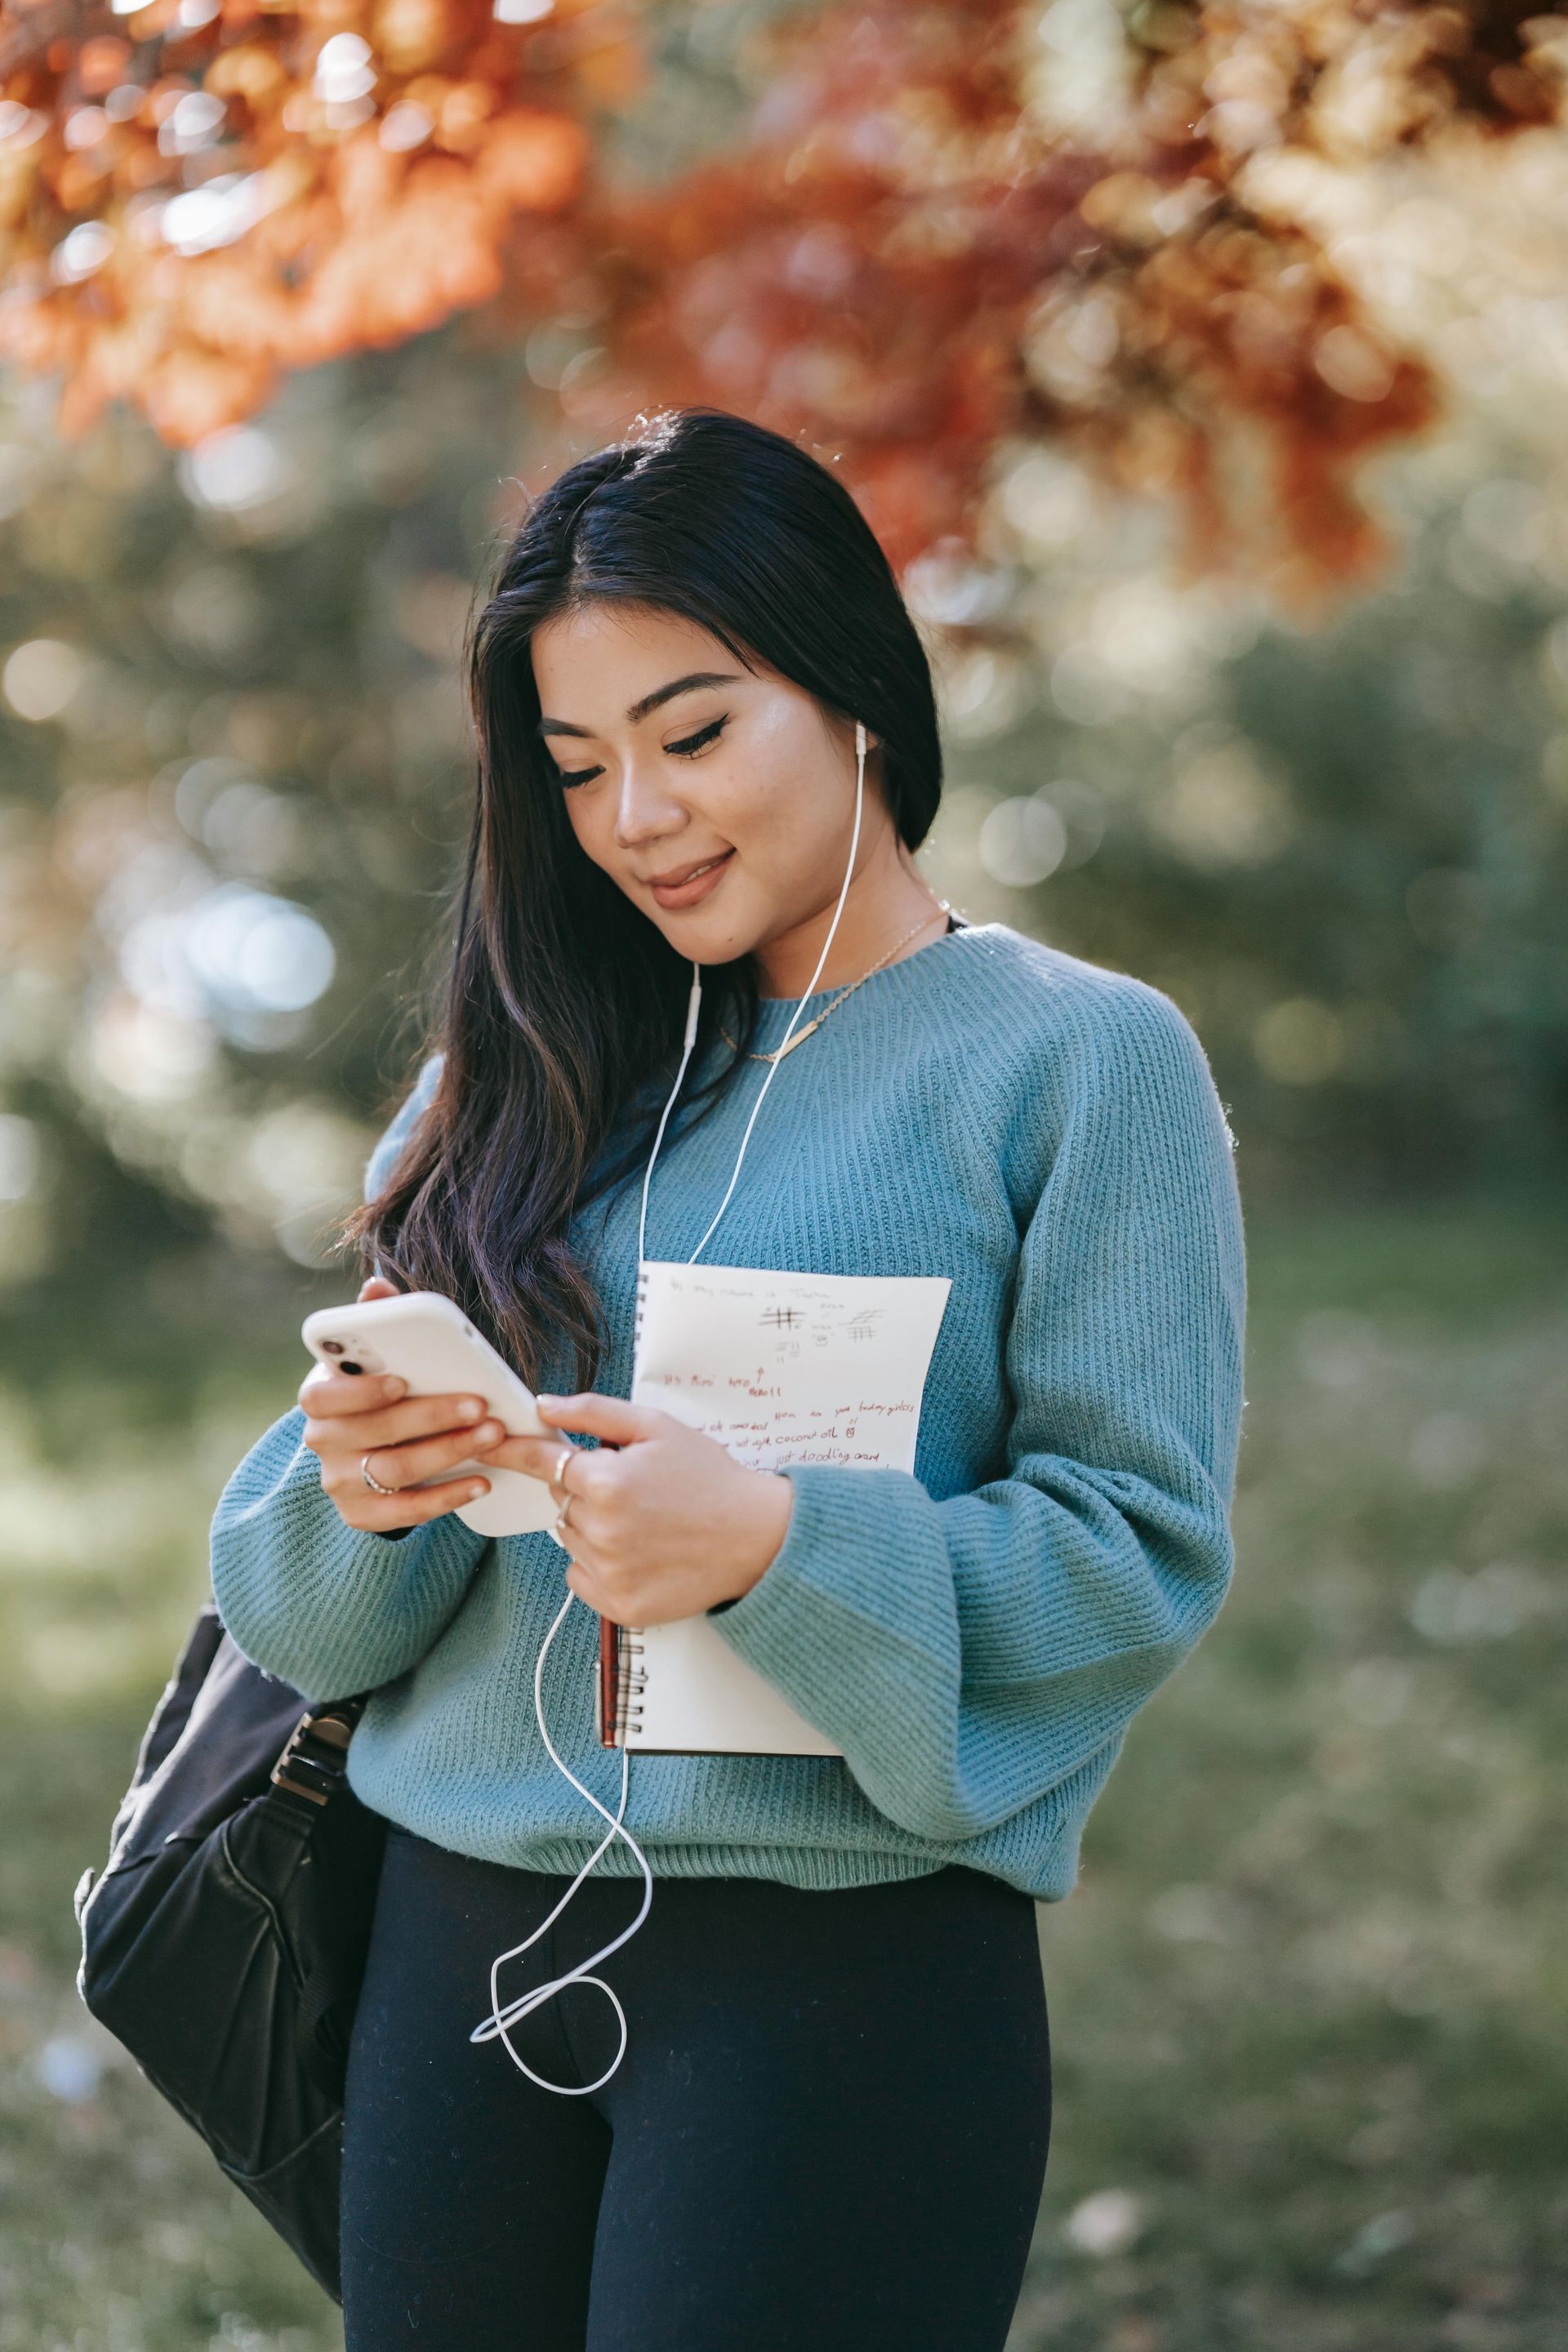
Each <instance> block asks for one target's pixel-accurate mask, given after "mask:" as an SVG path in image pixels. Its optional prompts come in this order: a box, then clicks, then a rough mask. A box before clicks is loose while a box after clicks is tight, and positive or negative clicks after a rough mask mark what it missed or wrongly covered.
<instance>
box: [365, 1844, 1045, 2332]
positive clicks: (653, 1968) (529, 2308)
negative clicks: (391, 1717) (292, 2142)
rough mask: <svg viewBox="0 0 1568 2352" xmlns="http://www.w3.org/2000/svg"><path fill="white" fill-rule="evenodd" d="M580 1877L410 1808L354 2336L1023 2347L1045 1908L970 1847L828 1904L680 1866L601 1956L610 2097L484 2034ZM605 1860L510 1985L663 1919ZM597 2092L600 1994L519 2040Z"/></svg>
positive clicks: (387, 1955) (1041, 2086)
mask: <svg viewBox="0 0 1568 2352" xmlns="http://www.w3.org/2000/svg"><path fill="white" fill-rule="evenodd" d="M569 1883H570V1882H569V1881H568V1880H567V1879H565V1878H563V1877H556V1876H552V1875H546V1874H542V1873H540V1872H537V1871H530V1870H511V1869H506V1868H503V1867H502V1866H501V1865H500V1864H495V1863H486V1862H474V1861H470V1860H468V1858H466V1857H465V1856H463V1855H460V1854H456V1853H447V1851H446V1850H445V1849H444V1848H441V1847H438V1846H435V1845H431V1844H429V1843H426V1841H425V1840H423V1839H421V1838H416V1837H412V1836H410V1835H408V1834H407V1832H404V1831H401V1830H398V1829H395V1828H394V1829H393V1831H392V1832H391V1833H390V1834H389V1836H388V1839H387V1847H386V1865H385V1869H384V1874H383V1878H382V1886H381V1894H380V1897H379V1900H378V1902H377V1906H376V1912H375V1926H374V1935H373V1938H372V1942H371V1949H370V1959H369V1965H368V1968H367V1969H366V1973H365V1979H364V1987H363V1992H362V1994H361V1997H360V2002H359V2009H358V2013H357V2016H356V2019H355V2023H354V2033H353V2049H352V2052H351V2055H350V2062H349V2079H348V2095H347V2102H346V2117H345V2130H344V2148H343V2201H342V2222H343V2318H344V2327H345V2334H346V2339H347V2352H393V2347H399V2346H409V2347H418V2352H1002V2347H1003V2344H1004V2342H1005V2337H1006V2335H1007V2330H1008V2325H1009V2322H1010V2321H1011V2318H1012V2315H1013V2311H1014V2306H1015V2305H1016V2301H1017V2297H1018V2291H1019V2287H1020V2284H1021V2283H1022V2280H1023V2274H1024V2263H1025V2258H1026V2254H1027V2252H1028V2247H1029V2239H1030V2234H1031V2232H1032V2231H1033V2228H1034V2224H1035V2220H1036V2216H1037V2211H1038V2208H1039V2200H1040V2190H1041V2186H1042V2183H1043V2181H1044V2178H1045V2169H1046V2150H1047V2143H1048V2140H1049V2137H1050V2096H1051V2086H1050V2053H1049V2046H1048V2042H1047V2027H1046V2000H1045V1989H1044V1985H1043V1983H1042V1980H1041V1972H1040V1956H1039V1944H1038V1941H1037V1932H1036V1910H1035V1905H1034V1903H1033V1901H1032V1900H1031V1899H1030V1898H1029V1897H1028V1896H1027V1895H1022V1894H1020V1893H1019V1892H1018V1891H1017V1890H1016V1888H1014V1887H1010V1886H1007V1885H1004V1884H1003V1882H1002V1881H1001V1880H1000V1879H997V1878H993V1877H991V1876H989V1875H987V1874H984V1873H982V1872H979V1871H974V1870H969V1869H966V1868H963V1867H961V1866H959V1865H957V1864H954V1865H952V1866H950V1867H948V1868H946V1869H942V1870H938V1871H935V1872H933V1873H931V1874H928V1875H927V1876H925V1877H923V1878H913V1879H903V1880H898V1881H895V1882H893V1883H891V1884H884V1885H872V1886H855V1887H845V1888H840V1889H835V1890H832V1891H828V1892H822V1891H815V1892H813V1891H806V1890H804V1889H800V1888H796V1887H792V1886H784V1885H779V1884H777V1883H776V1882H775V1881H773V1880H769V1879H744V1878H660V1877H658V1875H657V1874H656V1875H655V1879H654V1888H653V1906H652V1908H651V1910H650V1911H649V1913H648V1916H647V1918H646V1919H645V1920H644V1922H643V1924H642V1926H641V1927H640V1928H639V1929H638V1930H637V1934H636V1935H635V1936H633V1937H632V1938H631V1940H630V1942H629V1943H627V1944H625V1945H623V1946H622V1948H621V1949H620V1950H619V1951H618V1952H616V1953H614V1954H612V1956H611V1957H610V1958H609V1959H607V1960H606V1961H605V1962H604V1963H603V1964H602V1965H601V1967H600V1968H599V1969H597V1970H595V1974H599V1975H603V1976H604V1977H605V1979H606V1980H607V1981H608V1982H609V1983H611V1984H613V1985H614V1987H615V1989H616V1992H617V1993H618V1994H619V1996H620V2000H621V2004H622V2006H623V2008H624V2009H625V2011H626V2021H627V2028H628V2032H629V2041H628V2043H627V2048H626V2056H625V2057H624V2058H623V2060H622V2061H621V2063H620V2065H619V2067H618V2068H617V2069H616V2072H615V2073H614V2074H612V2075H611V2076H610V2079H609V2081H608V2082H607V2083H606V2084H605V2085H604V2087H603V2089H602V2090H598V2091H595V2092H591V2093H589V2094H588V2095H585V2096H583V2097H578V2098H562V2097H560V2096H558V2095H556V2094H554V2093H552V2092H550V2091H544V2090H541V2089H540V2088H539V2087H538V2086H537V2085H536V2084H533V2083H531V2082H530V2081H529V2079H528V2077H527V2076H526V2075H525V2074H520V2073H519V2071H518V2069H517V2068H516V2067H515V2066H514V2065H513V2063H512V2062H511V2060H510V2057H509V2056H508V2055H507V2053H506V2051H505V2050H504V2048H503V2047H502V2046H501V2044H500V2042H493V2041H492V2042H483V2043H480V2044H478V2045H475V2044H471V2043H470V2042H469V2041H468V2034H469V2032H471V2030H472V2029H473V2027H474V2026H475V2025H476V2024H477V2023H478V2022H479V2020H480V2019H481V2018H482V2017H483V2016H484V2015H485V2014H486V2012H487V2011H488V2010H489V1967H490V1961H491V1958H493V1956H494V1955H495V1954H496V1953H497V1952H500V1951H504V1950H505V1949H507V1948H508V1947H509V1946H510V1945H513V1944H516V1943H520V1942H521V1939H522V1937H524V1936H525V1935H526V1934H527V1933H528V1931H529V1929H530V1928H531V1927H535V1926H537V1924H538V1923H539V1921H540V1920H542V1918H543V1917H544V1916H545V1915H546V1913H547V1912H548V1911H549V1910H550V1909H551V1908H552V1906H553V1905H554V1904H555V1903H556V1902H557V1901H558V1899H559V1898H560V1896H561V1895H563V1894H564V1892H565V1890H566V1887H567V1885H569ZM642 1893H643V1885H642V1880H641V1878H640V1876H637V1877H633V1878H619V1879H605V1878H598V1877H591V1878H589V1879H588V1880H587V1881H586V1882H585V1883H584V1885H583V1886H582V1887H581V1888H580V1889H579V1890H578V1892H577V1894H576V1895H575V1896H574V1899H573V1901H572V1902H571V1903H570V1904H569V1905H568V1906H567V1908H566V1910H565V1912H564V1913H563V1916H562V1917H561V1918H560V1920H559V1921H558V1922H557V1923H556V1925H555V1926H554V1927H552V1929H551V1930H550V1931H549V1933H548V1935H546V1936H544V1937H541V1939H540V1941H539V1943H538V1944H536V1945H535V1946H534V1947H533V1948H532V1950H531V1951H530V1952H528V1953H526V1954H525V1955H524V1956H523V1958H522V1959H521V1961H513V1962H511V1963H510V1964H509V1966H508V1967H507V1968H506V1969H503V1970H502V1972H501V1979H500V1990H501V1996H502V2000H508V1999H510V1998H512V1997H514V1996H515V1995H517V1994H518V1993H520V1992H522V1991H525V1990H527V1988H528V1987H529V1986H530V1985H532V1984H538V1983H542V1982H543V1981H544V1979H545V1978H546V1977H552V1976H556V1975H559V1974H561V1973H562V1972H563V1971H564V1970H565V1969H570V1968H572V1967H574V1966H576V1965H580V1964H581V1963H582V1962H584V1960H586V1959H587V1958H588V1957H589V1955H590V1954H591V1953H593V1952H595V1951H596V1950H598V1948H600V1946H601V1945H604V1944H606V1943H608V1942H609V1940H610V1939H611V1937H613V1936H615V1935H616V1933H617V1931H618V1930H619V1929H620V1928H622V1927H626V1926H627V1925H628V1924H629V1923H630V1921H631V1920H632V1919H634V1918H635V1917H636V1916H637V1910H638V1907H639V1906H640V1904H641V1900H642ZM510 2032H511V2035H512V2040H513V2042H515V2044H516V2046H517V2049H518V2052H519V2054H520V2055H521V2057H522V2058H524V2059H525V2060H526V2061H527V2063H528V2064H529V2065H530V2066H531V2067H532V2069H533V2070H534V2072H535V2073H536V2074H542V2075H546V2076H548V2077H549V2078H550V2079H551V2080H552V2081H554V2082H560V2083H591V2082H593V2081H594V2080H595V2078H596V2077H597V2076H599V2075H600V2074H603V2073H604V2072H605V2068H606V2067H607V2066H608V2065H609V2063H610V2062H611V2060H612V2059H613V2058H614V2056H615V2054H616V2046H617V2043H618V2042H619V2038H620V2028H619V2025H618V2022H617V2021H616V2013H615V2011H614V2010H613V2009H612V2008H611V2006H610V2003H609V2001H608V2000H606V1999H605V1995H604V1994H603V1993H602V1992H599V1991H596V1990H594V1988H593V1987H591V1986H584V1985H582V1984H577V1985H572V1986H569V1987H568V1988H567V1989H566V1990H565V1991H564V1992H563V1993H562V1994H561V1995H560V1996H558V1997H557V1998H556V1999H554V2000H549V2001H546V2002H544V2003H543V2004H542V2006H541V2007H540V2008H539V2009H537V2010H535V2011H533V2012H532V2013H531V2015H530V2016H528V2017H525V2018H524V2019H523V2020H522V2021H521V2023H520V2024H518V2025H516V2026H514V2027H512V2028H511V2029H510Z"/></svg>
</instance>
